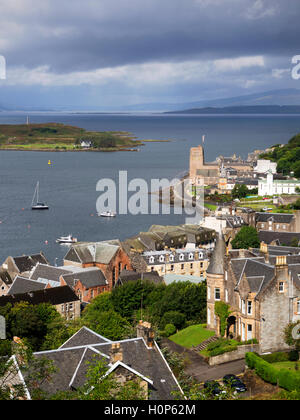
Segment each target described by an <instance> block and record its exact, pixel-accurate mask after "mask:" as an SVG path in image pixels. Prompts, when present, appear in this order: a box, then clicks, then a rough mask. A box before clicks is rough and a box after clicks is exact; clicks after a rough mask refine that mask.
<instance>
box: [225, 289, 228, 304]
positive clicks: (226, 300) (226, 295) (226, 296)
mask: <svg viewBox="0 0 300 420" xmlns="http://www.w3.org/2000/svg"><path fill="white" fill-rule="evenodd" d="M225 302H228V290H227V289H225Z"/></svg>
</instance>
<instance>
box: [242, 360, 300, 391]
mask: <svg viewBox="0 0 300 420" xmlns="http://www.w3.org/2000/svg"><path fill="white" fill-rule="evenodd" d="M246 363H247V365H248V367H249V368H250V369H254V370H255V373H256V374H257V375H258V376H260V377H261V378H262V379H263V380H264V381H266V382H269V383H271V384H273V385H276V384H278V385H279V386H280V387H281V388H284V389H286V390H288V391H294V390H298V391H299V390H300V375H299V373H298V372H292V371H290V370H288V369H280V370H279V369H277V368H276V367H274V366H273V365H272V364H270V363H268V362H266V361H265V360H264V359H262V358H261V357H260V356H258V355H257V354H256V353H246Z"/></svg>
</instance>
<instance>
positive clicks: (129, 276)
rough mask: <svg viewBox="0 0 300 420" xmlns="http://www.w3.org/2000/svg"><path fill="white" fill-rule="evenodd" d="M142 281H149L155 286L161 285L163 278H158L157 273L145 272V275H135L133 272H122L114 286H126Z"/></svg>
mask: <svg viewBox="0 0 300 420" xmlns="http://www.w3.org/2000/svg"><path fill="white" fill-rule="evenodd" d="M141 279H143V281H149V282H151V283H155V284H161V283H163V278H162V277H160V276H159V274H158V273H157V271H154V272H146V273H137V272H135V271H129V270H122V272H121V273H120V275H119V279H118V282H117V284H116V286H119V285H122V284H126V283H128V282H131V281H132V282H134V281H138V280H141Z"/></svg>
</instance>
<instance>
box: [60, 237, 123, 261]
mask: <svg viewBox="0 0 300 420" xmlns="http://www.w3.org/2000/svg"><path fill="white" fill-rule="evenodd" d="M120 246H121V244H120V242H119V241H118V240H112V241H104V242H89V243H79V244H76V245H73V246H72V248H71V249H70V251H69V252H68V253H67V254H66V256H65V257H64V259H65V260H67V261H74V262H80V263H82V264H88V263H94V262H97V263H100V264H109V263H110V261H111V260H112V259H113V257H114V256H115V254H116V253H117V252H118V250H119V249H120Z"/></svg>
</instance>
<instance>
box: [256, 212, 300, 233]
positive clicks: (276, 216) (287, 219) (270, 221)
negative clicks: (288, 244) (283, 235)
mask: <svg viewBox="0 0 300 420" xmlns="http://www.w3.org/2000/svg"><path fill="white" fill-rule="evenodd" d="M256 229H257V230H258V231H260V230H263V231H266V230H268V231H270V232H300V211H296V212H295V213H293V214H287V213H256Z"/></svg>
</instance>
